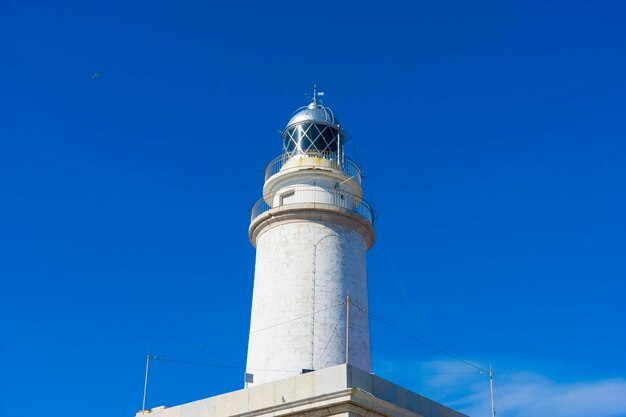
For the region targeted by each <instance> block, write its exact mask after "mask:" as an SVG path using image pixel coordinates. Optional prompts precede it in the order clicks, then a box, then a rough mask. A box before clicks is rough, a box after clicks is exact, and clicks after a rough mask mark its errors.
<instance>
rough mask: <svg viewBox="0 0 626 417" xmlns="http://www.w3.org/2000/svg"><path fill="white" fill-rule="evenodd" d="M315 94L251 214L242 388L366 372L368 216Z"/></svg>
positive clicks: (286, 138)
mask: <svg viewBox="0 0 626 417" xmlns="http://www.w3.org/2000/svg"><path fill="white" fill-rule="evenodd" d="M319 95H320V94H318V93H317V91H316V89H314V93H313V99H312V101H311V103H309V104H308V105H307V106H304V107H302V108H300V109H297V110H296V112H295V113H294V114H293V115H292V117H291V118H290V119H289V121H288V122H287V125H286V127H285V129H284V131H283V133H282V154H281V155H279V156H278V157H276V158H275V159H274V160H272V161H271V162H270V163H269V165H268V166H267V169H266V170H265V183H264V185H263V196H262V197H261V198H260V199H259V200H258V202H257V203H256V204H255V205H254V207H253V209H252V214H251V221H250V227H249V231H248V233H249V238H250V243H251V244H252V245H253V246H254V247H255V248H256V263H255V273H254V292H253V298H252V314H251V323H250V336H249V341H248V357H247V364H246V384H247V385H256V384H262V383H266V382H270V381H275V380H279V379H283V378H286V377H290V376H294V375H297V374H300V373H307V372H310V371H315V370H319V369H324V368H328V367H331V366H335V365H339V364H342V363H349V364H350V365H352V366H354V367H357V368H359V369H361V370H364V371H366V372H370V371H371V353H370V334H369V321H368V316H367V314H366V312H367V303H368V293H367V270H366V256H365V255H366V252H367V251H368V249H370V248H371V247H372V245H373V244H374V212H373V209H372V207H371V206H370V205H369V204H368V203H367V202H366V201H365V200H364V199H363V190H362V187H361V180H362V175H361V170H360V168H359V166H358V165H357V164H356V163H355V162H354V161H352V160H351V159H349V158H348V157H347V156H346V155H345V152H344V145H345V142H346V140H347V135H346V132H345V130H344V127H343V125H342V124H341V123H340V122H339V120H338V118H337V116H336V114H335V113H334V112H333V111H332V110H331V109H330V108H329V107H326V106H324V104H323V103H322V101H321V100H320V99H319Z"/></svg>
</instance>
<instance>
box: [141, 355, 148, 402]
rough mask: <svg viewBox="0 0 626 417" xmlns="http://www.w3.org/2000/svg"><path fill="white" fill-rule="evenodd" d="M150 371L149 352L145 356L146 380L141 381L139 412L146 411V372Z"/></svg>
mask: <svg viewBox="0 0 626 417" xmlns="http://www.w3.org/2000/svg"><path fill="white" fill-rule="evenodd" d="M149 370H150V351H148V355H147V356H146V378H145V379H144V381H143V402H142V403H141V411H142V412H143V411H146V393H147V391H148V371H149Z"/></svg>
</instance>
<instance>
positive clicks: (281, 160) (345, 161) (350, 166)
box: [265, 152, 362, 184]
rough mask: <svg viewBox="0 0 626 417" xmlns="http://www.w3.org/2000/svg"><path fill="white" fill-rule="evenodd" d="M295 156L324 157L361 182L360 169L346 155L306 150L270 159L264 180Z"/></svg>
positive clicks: (338, 168)
mask: <svg viewBox="0 0 626 417" xmlns="http://www.w3.org/2000/svg"><path fill="white" fill-rule="evenodd" d="M297 158H322V159H326V160H328V161H330V162H331V164H333V163H334V165H335V166H334V167H333V166H331V167H332V168H334V169H337V170H339V171H343V172H344V173H346V175H347V176H348V177H352V178H354V180H355V181H356V182H357V183H358V184H361V178H362V175H361V169H360V168H359V166H358V165H357V164H356V162H354V161H353V160H352V159H350V158H346V157H342V158H339V157H338V156H337V154H333V153H328V152H307V153H305V154H298V155H288V154H282V155H280V156H278V157H276V158H274V159H272V161H271V162H270V163H269V164H268V165H267V168H266V169H265V181H267V179H268V178H269V177H271V176H272V175H274V174H277V173H278V172H280V171H281V170H282V169H283V167H285V166H286V164H287V162H288V161H290V160H296V159H297ZM294 168H295V166H294Z"/></svg>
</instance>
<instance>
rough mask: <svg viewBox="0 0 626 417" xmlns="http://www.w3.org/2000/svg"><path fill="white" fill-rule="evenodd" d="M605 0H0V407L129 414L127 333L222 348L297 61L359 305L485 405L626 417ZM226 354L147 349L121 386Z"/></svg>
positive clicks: (24, 411) (444, 378) (619, 107)
mask: <svg viewBox="0 0 626 417" xmlns="http://www.w3.org/2000/svg"><path fill="white" fill-rule="evenodd" d="M624 22H626V5H625V4H624V2H621V1H604V2H583V1H536V2H496V1H494V2H482V1H476V2H465V1H456V2H454V1H453V2H450V1H432V2H419V3H417V2H404V3H402V2H383V3H373V2H371V3H370V2H322V1H319V2H284V3H282V2H177V1H166V0H163V1H159V0H157V1H154V0H150V1H146V0H140V1H100V2H85V1H58V2H50V1H15V0H3V1H0V39H2V40H3V42H2V49H1V50H0V53H1V60H0V97H1V99H0V145H1V148H0V150H1V151H0V196H1V201H2V204H0V279H1V282H2V286H1V290H0V313H1V315H2V320H1V322H0V337H1V343H0V367H1V369H2V370H1V372H0V374H1V375H2V377H1V378H0V393H1V394H0V398H2V400H1V401H0V416H15V415H18V414H19V415H21V416H34V415H42V414H44V415H63V416H65V417H73V416H85V415H89V416H90V417H99V416H132V415H133V413H134V412H135V411H137V410H138V409H139V408H140V406H141V393H140V391H141V387H140V386H141V382H139V381H140V379H141V377H142V371H143V360H144V356H145V354H146V351H147V350H148V349H150V350H151V351H153V352H154V353H155V354H156V355H160V356H163V357H167V358H172V359H177V360H184V361H193V362H202V363H212V364H223V365H227V366H233V367H235V368H236V367H241V368H243V367H244V365H245V354H246V345H247V331H248V324H249V312H250V303H251V296H252V279H253V272H254V255H255V253H254V249H253V248H252V247H251V246H250V244H249V242H248V239H247V227H248V222H249V213H248V209H249V208H250V207H251V206H252V204H253V203H254V202H255V201H256V200H257V199H258V198H259V197H260V194H261V187H262V181H263V176H262V170H263V169H264V167H265V165H266V164H267V163H268V162H269V161H270V160H271V159H272V158H273V157H275V156H277V155H278V154H279V153H280V151H281V145H280V136H279V134H278V133H277V132H276V130H277V129H278V130H280V129H282V128H283V127H284V125H285V122H286V121H287V120H288V119H289V117H290V115H291V113H292V111H294V110H295V109H296V108H297V107H299V106H301V105H303V104H306V99H305V97H304V93H306V92H309V91H310V89H311V86H312V84H313V82H314V81H317V82H318V84H319V85H320V88H321V89H322V90H324V91H326V97H325V103H326V104H327V105H330V106H331V107H332V108H333V109H334V110H335V111H336V112H337V114H338V115H339V117H340V119H341V120H342V122H343V124H344V126H345V127H346V128H347V130H348V131H349V133H350V134H351V136H352V137H353V140H352V143H351V144H349V145H348V146H347V153H348V155H350V156H352V157H353V158H355V159H357V160H358V161H359V163H360V164H361V166H362V168H363V170H364V172H365V174H366V176H367V185H368V186H367V190H366V191H367V198H368V199H369V200H370V201H371V202H373V203H374V206H375V208H376V209H377V213H378V216H379V217H378V223H377V233H378V241H377V243H376V245H375V246H374V248H373V249H372V251H371V252H370V254H369V255H368V261H369V283H370V292H371V294H370V308H371V311H372V312H373V313H374V314H376V315H378V316H380V317H383V318H385V319H387V320H390V321H393V322H394V323H396V325H397V326H398V327H400V328H402V329H405V330H406V331H408V332H410V333H412V334H414V335H415V336H417V337H419V338H422V339H424V340H426V341H429V342H430V343H434V344H438V345H440V346H443V347H444V348H445V349H446V350H448V351H451V352H453V353H454V354H455V355H458V356H460V357H463V358H466V359H467V360H471V361H474V362H476V363H479V364H481V365H483V366H485V365H487V364H488V363H489V362H492V363H493V364H494V366H495V368H496V378H497V386H498V388H499V391H500V393H501V399H500V400H499V403H498V404H499V405H498V407H500V410H501V411H500V413H505V414H504V416H503V417H507V416H508V417H517V416H525V415H531V414H532V415H536V414H537V410H536V409H534V408H533V407H539V409H540V410H542V412H544V413H545V412H549V413H551V415H552V416H557V417H560V416H565V415H568V416H574V417H576V416H579V415H580V416H582V415H591V414H593V415H595V416H597V417H608V416H624V415H626V400H624V398H626V377H625V376H626V365H625V362H624V360H623V356H624V352H625V351H626V333H625V331H626V329H625V327H626V326H625V319H626V306H625V305H626V303H625V301H624V299H625V298H626V297H625V296H626V291H625V290H626V284H625V282H624V280H625V277H626V256H625V254H626V220H625V216H624V213H625V209H626V197H625V194H624V188H625V187H624V184H625V180H626V168H625V167H626V145H625V137H626V117H625V112H626V85H625V79H626V77H625V76H624V74H626V54H625V51H626V49H625V45H626V25H625V24H624ZM95 72H101V73H102V74H101V76H99V77H97V78H95V79H92V78H91V74H93V73H95ZM394 271H397V274H396V273H395V272H394ZM402 287H404V289H405V293H406V297H405V293H403V292H402V289H401V288H402ZM407 298H408V301H407ZM416 316H418V317H419V320H421V321H422V322H423V323H424V325H425V326H424V325H421V324H420V323H419V320H418V318H417V317H416ZM425 327H426V328H427V329H428V330H425ZM429 333H430V334H429ZM431 335H432V336H431ZM372 345H373V363H374V370H375V372H376V373H377V374H378V375H380V376H383V377H385V378H387V379H390V380H392V381H394V382H398V383H401V384H403V385H405V386H407V387H408V388H411V389H414V390H416V391H418V392H420V393H422V394H424V395H426V396H429V397H431V398H433V399H436V400H439V401H442V402H444V403H446V404H449V405H452V406H454V407H456V408H459V409H461V410H464V411H466V412H470V413H472V415H473V416H477V417H478V416H480V415H483V416H485V415H488V413H489V408H488V406H487V405H486V403H485V399H486V397H485V395H486V394H487V392H488V383H487V381H486V379H485V378H484V376H481V375H477V374H476V372H473V371H472V369H471V368H468V367H466V366H464V365H463V364H459V363H456V362H455V361H453V360H451V359H450V358H448V357H445V356H442V355H440V354H439V353H437V352H436V351H433V350H431V349H428V348H426V347H424V346H423V345H421V344H419V343H417V342H416V341H414V340H411V339H409V338H407V337H405V336H403V335H402V334H399V333H398V332H395V331H393V330H391V329H389V328H388V327H386V326H384V325H383V324H381V323H380V322H377V321H375V320H374V321H372ZM242 373H243V371H242V370H241V369H229V368H228V369H220V368H213V367H202V366H196V365H182V364H173V363H165V362H157V361H154V362H153V369H152V379H151V387H150V393H149V397H148V405H149V406H151V407H153V406H158V405H161V404H166V405H175V404H179V403H183V402H187V401H192V400H195V399H199V398H203V397H206V396H210V395H215V394H219V393H223V392H227V391H231V390H234V389H238V388H240V387H241V385H242ZM590 405H593V406H594V408H593V409H591V410H590V409H586V408H585V407H590ZM592 411H593V412H592ZM499 415H502V414H499Z"/></svg>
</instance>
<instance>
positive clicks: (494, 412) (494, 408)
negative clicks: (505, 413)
mask: <svg viewBox="0 0 626 417" xmlns="http://www.w3.org/2000/svg"><path fill="white" fill-rule="evenodd" d="M489 389H490V390H491V417H496V403H495V402H494V400H493V368H492V367H491V364H489Z"/></svg>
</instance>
